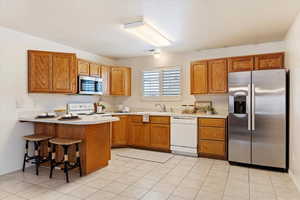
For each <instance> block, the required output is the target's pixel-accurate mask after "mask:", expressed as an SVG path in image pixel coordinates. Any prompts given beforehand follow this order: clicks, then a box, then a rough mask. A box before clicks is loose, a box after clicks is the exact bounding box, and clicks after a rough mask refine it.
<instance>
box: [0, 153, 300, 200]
mask: <svg viewBox="0 0 300 200" xmlns="http://www.w3.org/2000/svg"><path fill="white" fill-rule="evenodd" d="M119 151H122V149H115V150H113V153H112V160H111V161H110V165H109V166H108V167H106V168H104V169H101V170H98V171H97V172H94V173H92V174H90V175H88V176H85V177H82V178H79V177H78V174H77V173H75V172H74V174H71V183H69V184H66V183H65V181H64V175H63V173H62V172H60V171H59V170H56V171H55V173H54V178H53V179H52V180H49V178H48V173H49V170H48V169H46V168H42V169H41V175H40V176H38V177H37V176H35V175H34V169H33V168H28V169H27V171H26V172H25V173H22V172H15V173H11V174H8V175H4V176H0V199H1V200H2V199H5V200H24V199H34V200H54V199H55V200H77V199H87V200H108V199H112V200H135V199H143V200H165V199H168V200H190V199H194V200H299V199H300V193H299V191H297V188H296V186H295V185H294V184H293V182H292V180H291V179H290V177H289V176H288V175H287V174H285V173H279V172H270V171H263V170H257V169H249V168H245V167H237V166H230V165H229V164H228V163H227V162H225V161H219V160H212V159H205V158H191V157H184V156H174V157H173V158H172V159H171V160H169V161H168V162H166V163H164V164H159V163H153V162H149V161H142V160H135V159H129V158H123V157H119V156H117V153H118V152H119Z"/></svg>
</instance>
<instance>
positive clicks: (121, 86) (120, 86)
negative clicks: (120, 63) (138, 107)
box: [110, 67, 131, 96]
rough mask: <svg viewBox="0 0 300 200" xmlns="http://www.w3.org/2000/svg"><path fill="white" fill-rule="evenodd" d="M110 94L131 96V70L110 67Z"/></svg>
mask: <svg viewBox="0 0 300 200" xmlns="http://www.w3.org/2000/svg"><path fill="white" fill-rule="evenodd" d="M110 94H111V95H115V96H130V95H131V68H129V67H111V73H110Z"/></svg>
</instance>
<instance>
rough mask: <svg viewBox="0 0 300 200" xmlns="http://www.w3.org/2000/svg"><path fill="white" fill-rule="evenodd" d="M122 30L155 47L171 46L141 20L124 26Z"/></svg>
mask: <svg viewBox="0 0 300 200" xmlns="http://www.w3.org/2000/svg"><path fill="white" fill-rule="evenodd" d="M124 29H125V30H126V31H128V32H130V33H132V34H134V35H136V36H138V37H139V38H141V39H143V40H145V41H146V42H148V43H150V44H152V45H153V46H156V47H163V46H168V45H170V44H171V42H170V40H168V39H167V38H166V37H165V36H164V35H163V34H161V33H160V32H159V31H158V30H156V29H155V28H154V27H152V26H150V25H149V24H147V23H146V22H145V21H143V20H140V21H135V22H131V23H127V24H124Z"/></svg>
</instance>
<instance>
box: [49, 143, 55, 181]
mask: <svg viewBox="0 0 300 200" xmlns="http://www.w3.org/2000/svg"><path fill="white" fill-rule="evenodd" d="M55 152H56V145H55V144H52V153H51V155H52V157H51V161H50V176H49V178H52V174H53V169H54V167H55Z"/></svg>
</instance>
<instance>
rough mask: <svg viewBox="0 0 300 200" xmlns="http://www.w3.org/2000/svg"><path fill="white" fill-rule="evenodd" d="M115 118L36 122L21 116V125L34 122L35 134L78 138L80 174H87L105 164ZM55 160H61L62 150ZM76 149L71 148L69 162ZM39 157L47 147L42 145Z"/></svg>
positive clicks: (33, 119) (58, 150)
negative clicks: (79, 141)
mask: <svg viewBox="0 0 300 200" xmlns="http://www.w3.org/2000/svg"><path fill="white" fill-rule="evenodd" d="M118 120H119V118H118V117H97V116H82V117H81V118H80V119H76V120H59V119H58V118H46V119H36V118H34V117H22V118H20V119H19V121H21V122H31V123H34V134H36V135H45V136H52V137H58V138H66V139H78V140H81V141H82V143H81V145H80V157H81V166H82V172H83V174H89V173H91V172H94V171H96V170H98V169H100V168H102V167H105V166H106V165H108V161H109V160H110V156H111V155H110V153H111V151H110V149H111V122H114V121H118ZM56 153H57V160H61V159H62V158H63V151H62V149H61V148H58V149H57V152H56ZM75 153H76V152H75V147H72V148H70V157H69V159H70V161H74V160H75V157H76V155H75ZM41 154H42V155H46V154H47V146H46V145H42V147H41Z"/></svg>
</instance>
